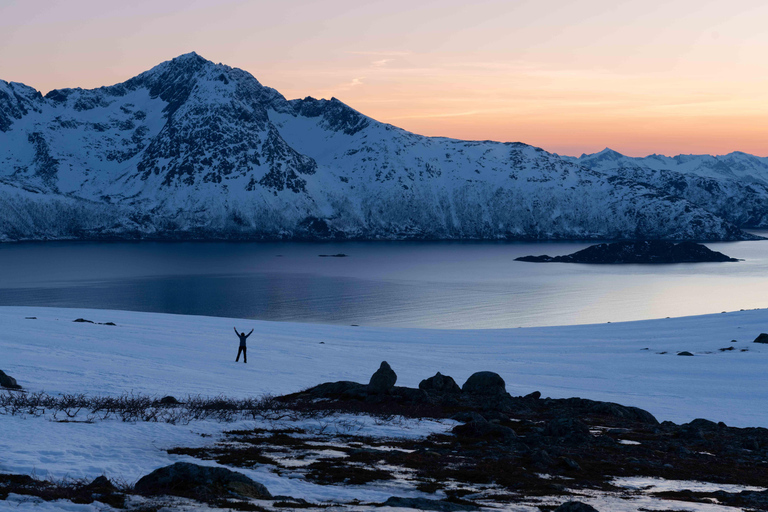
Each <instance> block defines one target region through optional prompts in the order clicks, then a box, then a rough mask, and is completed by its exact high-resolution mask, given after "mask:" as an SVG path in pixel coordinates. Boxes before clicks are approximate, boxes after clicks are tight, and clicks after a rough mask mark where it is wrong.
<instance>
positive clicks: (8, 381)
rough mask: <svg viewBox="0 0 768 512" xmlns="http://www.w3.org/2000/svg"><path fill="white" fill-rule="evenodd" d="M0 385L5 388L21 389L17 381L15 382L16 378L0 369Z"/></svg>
mask: <svg viewBox="0 0 768 512" xmlns="http://www.w3.org/2000/svg"><path fill="white" fill-rule="evenodd" d="M0 387H3V388H6V389H21V386H19V383H18V382H16V379H14V378H13V377H11V376H10V375H8V374H6V373H5V372H4V371H2V370H0Z"/></svg>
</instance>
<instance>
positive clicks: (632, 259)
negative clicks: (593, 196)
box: [515, 240, 739, 264]
mask: <svg viewBox="0 0 768 512" xmlns="http://www.w3.org/2000/svg"><path fill="white" fill-rule="evenodd" d="M515 261H530V262H533V263H592V264H619V263H654V264H658V263H711V262H723V261H739V260H738V259H736V258H731V257H728V256H726V255H725V254H723V253H721V252H717V251H713V250H711V249H709V248H707V247H706V246H704V245H701V244H697V243H695V242H680V243H677V244H676V243H674V242H664V241H659V240H644V241H638V242H614V243H609V244H597V245H592V246H590V247H587V248H586V249H582V250H581V251H577V252H575V253H573V254H568V255H566V256H547V255H546V254H545V255H543V256H523V257H520V258H515Z"/></svg>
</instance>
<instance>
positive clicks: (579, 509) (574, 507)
mask: <svg viewBox="0 0 768 512" xmlns="http://www.w3.org/2000/svg"><path fill="white" fill-rule="evenodd" d="M555 512H599V511H598V510H597V509H596V508H595V507H591V506H589V505H587V504H586V503H582V502H580V501H568V502H566V503H563V504H562V505H560V506H559V507H557V508H556V509H555Z"/></svg>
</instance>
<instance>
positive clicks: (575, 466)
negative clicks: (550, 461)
mask: <svg viewBox="0 0 768 512" xmlns="http://www.w3.org/2000/svg"><path fill="white" fill-rule="evenodd" d="M560 464H561V465H562V466H563V467H564V468H565V469H570V470H571V471H581V466H579V463H578V462H576V461H575V460H573V459H569V458H568V457H560Z"/></svg>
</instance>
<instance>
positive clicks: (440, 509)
mask: <svg viewBox="0 0 768 512" xmlns="http://www.w3.org/2000/svg"><path fill="white" fill-rule="evenodd" d="M384 506H385V507H399V508H412V509H416V510H434V511H436V512H461V511H465V510H478V509H479V508H480V507H477V506H475V505H471V504H468V503H467V504H464V503H452V502H450V501H443V500H430V499H427V498H399V497H395V496H392V497H391V498H389V499H388V500H387V501H385V502H384Z"/></svg>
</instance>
